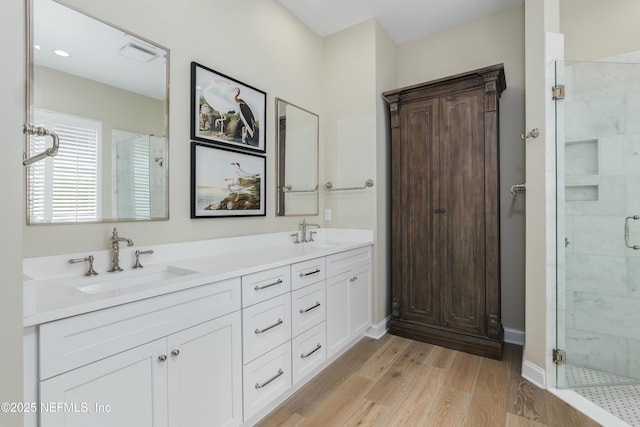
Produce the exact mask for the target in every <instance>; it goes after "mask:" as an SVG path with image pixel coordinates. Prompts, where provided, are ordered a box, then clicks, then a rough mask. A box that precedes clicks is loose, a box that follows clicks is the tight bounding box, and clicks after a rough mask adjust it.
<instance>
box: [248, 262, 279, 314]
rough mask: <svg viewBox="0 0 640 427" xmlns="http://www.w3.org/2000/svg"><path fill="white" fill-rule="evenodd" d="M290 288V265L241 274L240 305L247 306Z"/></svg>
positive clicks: (275, 295)
mask: <svg viewBox="0 0 640 427" xmlns="http://www.w3.org/2000/svg"><path fill="white" fill-rule="evenodd" d="M290 290H291V267H289V266H288V265H285V266H283V267H278V268H272V269H270V270H265V271H260V272H258V273H253V274H247V275H246V276H242V306H243V307H249V306H250V305H253V304H257V303H259V302H261V301H265V300H268V299H269V298H273V297H277V296H278V295H282V294H284V293H286V292H289V291H290Z"/></svg>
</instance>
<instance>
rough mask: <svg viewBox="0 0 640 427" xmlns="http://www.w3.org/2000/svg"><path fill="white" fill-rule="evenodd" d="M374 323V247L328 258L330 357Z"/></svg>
mask: <svg viewBox="0 0 640 427" xmlns="http://www.w3.org/2000/svg"><path fill="white" fill-rule="evenodd" d="M370 325H371V249H370V248H369V247H366V248H360V249H354V250H351V251H346V252H341V253H338V254H334V255H330V256H328V257H327V357H331V356H333V355H334V354H336V353H338V352H340V350H342V349H343V348H344V347H345V346H346V345H347V344H348V343H349V342H351V341H352V340H353V339H354V338H356V337H357V336H358V335H360V334H363V333H364V332H365V331H366V329H367V328H368V327H369V326H370Z"/></svg>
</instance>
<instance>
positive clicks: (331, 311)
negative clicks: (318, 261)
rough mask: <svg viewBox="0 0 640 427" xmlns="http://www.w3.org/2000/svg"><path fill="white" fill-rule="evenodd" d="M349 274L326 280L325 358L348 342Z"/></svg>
mask: <svg viewBox="0 0 640 427" xmlns="http://www.w3.org/2000/svg"><path fill="white" fill-rule="evenodd" d="M350 277H351V276H350V275H349V272H347V273H344V274H341V275H339V276H336V277H332V278H330V279H327V358H329V357H331V356H333V355H334V354H336V353H337V352H338V351H339V350H340V349H342V348H343V347H344V346H345V345H347V343H348V342H349V336H350V335H349V283H350V282H349V278H350Z"/></svg>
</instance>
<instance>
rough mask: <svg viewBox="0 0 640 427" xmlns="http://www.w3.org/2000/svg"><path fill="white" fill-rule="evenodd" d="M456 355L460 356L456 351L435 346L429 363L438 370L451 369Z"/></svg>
mask: <svg viewBox="0 0 640 427" xmlns="http://www.w3.org/2000/svg"><path fill="white" fill-rule="evenodd" d="M456 354H458V352H457V351H456V350H451V349H449V348H444V347H438V346H435V348H434V349H433V350H432V351H431V353H430V354H429V357H428V359H427V363H428V364H430V365H433V366H436V367H438V368H442V369H449V368H450V367H451V365H452V364H453V360H454V359H455V358H456Z"/></svg>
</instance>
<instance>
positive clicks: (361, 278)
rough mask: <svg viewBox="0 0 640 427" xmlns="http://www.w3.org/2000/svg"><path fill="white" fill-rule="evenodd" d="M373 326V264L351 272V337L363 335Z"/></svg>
mask: <svg viewBox="0 0 640 427" xmlns="http://www.w3.org/2000/svg"><path fill="white" fill-rule="evenodd" d="M369 326H371V264H366V265H363V266H359V267H357V268H354V269H353V270H351V271H350V272H349V332H350V335H349V336H350V339H353V338H355V337H356V336H359V335H362V334H363V333H364V332H365V331H366V330H367V328H368V327H369Z"/></svg>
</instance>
